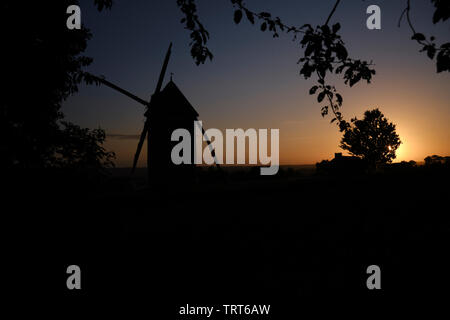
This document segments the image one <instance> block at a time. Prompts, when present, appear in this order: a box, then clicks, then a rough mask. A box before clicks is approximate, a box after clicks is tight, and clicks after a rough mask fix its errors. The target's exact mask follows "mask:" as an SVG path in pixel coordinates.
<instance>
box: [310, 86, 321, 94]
mask: <svg viewBox="0 0 450 320" xmlns="http://www.w3.org/2000/svg"><path fill="white" fill-rule="evenodd" d="M317 89H319V87H318V86H314V87H312V88H311V89H309V94H314V93H316V91H317Z"/></svg>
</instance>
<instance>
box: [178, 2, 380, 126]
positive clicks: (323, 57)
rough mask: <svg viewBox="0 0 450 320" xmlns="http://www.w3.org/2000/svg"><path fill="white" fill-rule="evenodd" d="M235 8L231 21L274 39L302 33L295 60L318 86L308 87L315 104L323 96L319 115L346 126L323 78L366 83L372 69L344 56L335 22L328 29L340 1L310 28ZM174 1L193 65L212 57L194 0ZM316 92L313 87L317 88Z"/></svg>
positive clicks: (335, 97)
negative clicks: (339, 76)
mask: <svg viewBox="0 0 450 320" xmlns="http://www.w3.org/2000/svg"><path fill="white" fill-rule="evenodd" d="M230 1H231V4H232V5H233V6H234V7H235V11H234V15H233V20H234V22H235V23H236V24H239V23H240V22H241V21H242V18H243V17H246V19H247V20H248V21H249V22H250V23H251V24H252V25H255V24H259V29H260V30H261V31H262V32H265V31H266V30H267V31H269V32H270V33H272V36H273V37H274V38H277V37H279V35H280V33H281V32H285V33H287V34H292V35H293V40H294V41H295V40H297V37H298V35H299V34H303V37H302V40H301V41H300V43H299V44H300V46H301V48H303V49H304V55H303V57H302V58H300V59H299V61H298V64H301V68H300V74H301V75H303V76H304V77H305V79H308V78H310V77H311V76H312V75H317V78H318V80H317V81H318V85H316V86H314V87H312V88H311V90H310V94H314V93H316V92H317V100H318V102H319V103H321V102H322V100H324V98H325V97H326V98H327V99H326V103H327V105H326V106H324V107H323V108H322V116H325V115H326V114H328V111H329V110H330V111H332V113H333V115H334V117H333V119H332V120H331V122H334V121H336V120H337V123H338V125H339V127H340V129H341V131H343V130H344V129H345V128H346V127H347V126H348V124H347V122H346V121H344V119H343V117H342V114H341V113H340V111H339V109H340V107H341V106H342V103H343V98H342V95H341V94H339V93H337V92H336V88H335V87H334V86H331V85H327V84H325V77H326V75H327V73H328V72H329V73H335V74H342V75H343V79H344V82H345V84H348V85H349V86H350V87H352V86H353V85H355V84H356V83H358V82H359V81H361V80H365V81H367V83H370V81H371V79H372V76H373V75H374V74H375V70H373V69H371V68H370V66H371V65H372V63H369V62H367V61H362V60H358V59H352V58H350V57H349V56H348V52H347V49H346V47H345V43H344V42H343V41H342V38H341V36H340V35H338V31H339V30H340V28H341V26H340V24H339V23H336V24H334V25H333V26H332V27H331V28H330V27H329V25H328V23H329V21H330V19H331V17H332V15H333V13H334V12H335V10H336V8H337V6H338V5H339V3H340V0H337V1H336V4H335V6H334V7H333V10H332V11H331V12H330V14H329V15H328V18H327V20H326V22H325V24H323V25H318V26H317V27H316V28H313V27H312V26H311V25H310V24H305V25H303V26H301V27H296V26H288V25H286V24H285V23H283V22H282V21H281V19H280V18H279V17H273V16H272V14H271V13H269V12H259V13H257V12H254V11H252V10H250V9H249V8H247V7H246V5H245V3H244V1H243V0H230ZM177 4H178V6H179V7H180V9H181V11H182V12H183V14H184V15H185V17H184V18H183V19H182V20H181V22H182V23H186V27H185V28H186V29H189V30H191V31H192V32H191V38H192V39H193V41H192V42H191V43H190V45H191V54H192V56H193V57H194V60H195V62H196V64H197V65H198V64H200V63H204V62H205V60H206V58H207V57H209V58H210V59H212V54H211V52H210V51H209V49H208V48H207V47H206V43H207V40H208V38H209V34H208V32H207V31H206V30H205V29H204V27H203V25H202V24H201V23H200V22H199V19H198V16H197V13H196V6H195V0H177ZM319 88H320V90H318V91H317V89H319Z"/></svg>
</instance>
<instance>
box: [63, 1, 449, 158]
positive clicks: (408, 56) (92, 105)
mask: <svg viewBox="0 0 450 320" xmlns="http://www.w3.org/2000/svg"><path fill="white" fill-rule="evenodd" d="M245 3H246V4H247V7H248V8H250V9H251V10H253V11H256V12H261V11H268V12H271V13H272V15H274V16H279V17H280V18H281V20H282V21H283V22H284V23H285V24H287V25H295V26H302V25H303V24H305V23H310V24H312V25H313V26H315V25H318V24H323V23H324V22H325V21H326V19H327V17H328V14H329V13H330V11H331V9H332V8H333V5H334V3H335V1H334V0H322V1H310V0H295V1H294V0H246V1H245ZM372 4H376V5H378V6H379V7H380V8H381V30H369V29H367V27H366V19H367V17H368V16H369V15H368V14H366V8H367V7H368V6H369V5H372ZM405 6H406V0H395V1H392V0H389V1H387V0H386V1H370V2H368V1H363V0H346V1H341V3H340V5H339V7H338V8H337V10H336V12H335V14H334V15H333V17H332V19H331V23H332V24H334V23H336V22H339V23H340V24H341V30H340V34H341V36H342V37H343V40H344V42H345V43H346V47H347V49H348V51H349V56H350V57H353V58H356V59H364V60H368V61H371V60H372V61H373V63H374V64H375V66H374V68H375V69H376V72H377V74H376V75H375V76H374V78H373V81H372V83H371V84H366V83H365V82H362V81H361V82H360V83H358V84H357V85H355V86H354V87H352V88H349V87H348V86H346V85H345V84H344V81H343V80H342V79H339V78H336V77H332V78H330V80H332V81H330V82H332V83H333V84H334V85H335V86H336V88H337V90H338V91H340V92H341V93H342V95H343V97H344V104H343V107H342V110H341V111H342V114H343V116H344V118H346V119H350V118H353V117H355V116H356V117H358V118H362V116H363V113H364V111H365V110H368V109H373V108H379V109H380V110H381V111H382V112H383V113H384V115H385V116H386V117H387V118H388V119H389V120H390V121H392V122H394V123H395V124H396V125H397V133H398V134H399V135H400V139H401V140H402V142H403V143H402V145H401V146H400V148H399V149H398V150H397V159H396V161H402V160H407V161H408V160H415V161H423V159H424V158H425V157H426V156H428V155H432V154H439V155H443V156H445V155H450V127H449V123H450V86H449V84H450V74H449V73H448V72H446V73H439V74H438V73H436V66H435V61H431V60H430V59H428V58H427V56H426V54H425V53H421V52H419V50H420V47H419V45H418V44H417V43H416V42H415V41H412V40H411V31H410V29H409V28H408V27H407V24H406V21H405V20H404V21H403V22H402V25H401V27H400V28H398V27H397V23H398V19H399V17H400V14H401V12H402V11H403V9H404V8H405ZM197 7H198V14H199V17H200V21H201V22H202V23H203V25H204V26H205V28H206V29H207V30H208V31H209V33H210V39H209V41H208V47H209V49H210V50H211V51H212V53H213V55H214V58H213V60H212V61H209V60H208V61H207V62H206V63H205V64H203V65H200V66H197V65H195V63H194V60H193V59H192V57H191V56H190V48H189V42H190V39H189V32H188V31H187V30H185V29H184V26H183V25H182V24H181V23H180V20H181V18H182V14H181V12H180V10H179V9H178V7H177V5H176V0H169V1H168V0H158V1H148V0H133V1H119V0H116V1H115V2H114V5H113V7H112V9H111V10H110V11H104V12H101V13H99V12H97V11H96V9H95V8H94V6H93V1H92V0H82V1H80V8H81V19H82V23H83V24H84V25H85V26H86V27H88V28H89V29H91V31H92V34H93V37H92V39H91V40H90V41H89V42H88V48H87V50H86V52H85V55H87V56H90V57H92V58H93V59H94V62H93V63H92V65H91V66H89V67H88V69H87V70H88V71H89V72H91V73H93V74H97V75H103V76H105V77H106V79H108V80H109V81H111V82H113V83H115V84H117V85H119V86H121V87H122V88H124V89H127V90H129V91H130V92H132V93H134V94H136V95H137V96H139V97H141V98H143V99H145V100H148V99H149V98H150V95H151V94H152V93H153V91H154V89H155V86H156V82H157V80H158V76H159V72H160V70H161V66H162V63H163V59H164V55H165V53H166V51H167V48H168V45H169V43H170V42H173V48H172V55H171V58H170V62H169V66H168V69H167V74H166V78H165V83H167V81H168V80H169V78H170V73H173V80H174V82H175V83H176V84H177V86H178V87H179V88H180V89H181V91H182V92H183V93H184V95H185V96H186V97H187V99H188V100H189V101H190V102H191V104H192V105H193V106H194V108H195V109H196V110H197V112H198V113H199V114H200V117H199V118H200V120H202V121H203V126H204V127H205V128H218V129H221V130H224V129H225V128H230V129H232V128H243V129H247V128H255V129H263V128H274V129H279V130H280V164H314V163H316V162H318V161H321V160H323V159H331V158H333V156H334V153H335V152H342V150H341V149H340V148H339V142H340V139H341V136H342V134H341V133H340V132H339V130H338V128H337V126H336V125H335V124H330V120H331V117H330V116H328V117H325V118H323V117H322V116H321V114H320V109H321V105H320V104H318V103H317V101H316V97H315V96H314V95H313V96H311V95H309V93H308V92H309V88H310V87H311V86H313V85H314V84H315V81H316V80H315V79H314V78H311V79H308V80H305V79H304V78H303V77H302V76H300V75H299V70H300V68H299V65H297V61H298V59H299V58H300V57H302V56H303V50H302V49H301V47H300V44H299V41H292V36H291V35H283V34H282V35H281V36H280V38H275V39H274V38H272V35H271V34H270V33H268V32H267V31H266V32H261V31H260V30H259V26H258V25H251V24H250V23H249V22H248V21H246V20H245V18H243V19H242V22H241V23H240V24H239V25H236V24H235V23H234V22H233V12H234V9H233V6H232V4H231V2H230V1H229V0H197ZM433 9H434V8H433V6H432V5H431V3H430V1H428V0H423V1H413V2H412V12H411V17H412V21H413V23H414V26H415V28H416V30H417V31H419V32H422V33H424V34H426V35H428V36H431V35H433V36H435V37H436V38H437V43H439V44H441V43H443V42H448V41H449V38H450V23H449V22H448V21H447V22H445V23H442V22H441V23H439V24H437V25H433V23H432V21H431V19H432V14H433V12H434V10H433ZM62 111H63V112H64V113H65V115H66V117H67V119H69V120H70V121H73V122H75V123H77V124H79V125H81V126H84V127H89V128H98V127H101V128H103V129H104V130H105V131H106V133H107V135H108V137H107V141H106V143H105V146H106V148H107V149H108V150H111V151H114V152H115V153H116V155H117V159H116V166H118V167H130V166H131V165H132V159H133V155H134V152H135V150H136V146H137V140H136V135H139V134H140V132H141V130H142V127H143V121H144V116H143V113H144V111H145V110H144V107H143V106H142V105H139V104H138V103H136V102H134V101H133V100H130V99H129V98H128V97H125V96H123V95H121V94H120V93H118V92H116V91H114V90H112V89H110V88H108V87H105V86H99V87H97V86H86V85H81V86H80V90H79V92H78V93H77V94H75V95H73V96H71V97H70V98H69V99H68V100H67V101H66V102H65V103H64V105H63V110H62ZM119 137H120V138H119ZM344 154H345V152H344ZM145 155H146V150H145V149H144V150H143V153H142V156H141V158H140V161H139V164H138V166H145V165H146V162H145V161H146V157H145Z"/></svg>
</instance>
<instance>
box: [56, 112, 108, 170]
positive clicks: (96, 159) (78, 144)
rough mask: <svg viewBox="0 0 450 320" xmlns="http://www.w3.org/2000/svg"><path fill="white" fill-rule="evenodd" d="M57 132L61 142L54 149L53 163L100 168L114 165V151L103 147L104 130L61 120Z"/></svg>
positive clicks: (72, 166) (61, 165) (59, 165)
mask: <svg viewBox="0 0 450 320" xmlns="http://www.w3.org/2000/svg"><path fill="white" fill-rule="evenodd" d="M61 124H62V126H63V129H62V130H61V131H60V132H59V136H58V138H59V140H60V142H61V143H59V144H58V147H57V148H56V150H55V159H54V163H55V165H56V166H58V167H64V168H83V169H84V168H89V169H101V168H110V167H114V162H113V160H114V158H115V154H114V152H108V151H106V150H105V148H103V146H102V145H103V143H104V141H105V137H106V136H105V131H103V130H101V129H93V130H90V129H88V128H81V127H80V126H77V125H74V124H72V123H69V122H65V121H63V122H62V123H61Z"/></svg>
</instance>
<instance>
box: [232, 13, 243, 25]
mask: <svg viewBox="0 0 450 320" xmlns="http://www.w3.org/2000/svg"><path fill="white" fill-rule="evenodd" d="M241 19H242V11H241V10H236V11H235V12H234V23H236V24H239V22H241Z"/></svg>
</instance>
